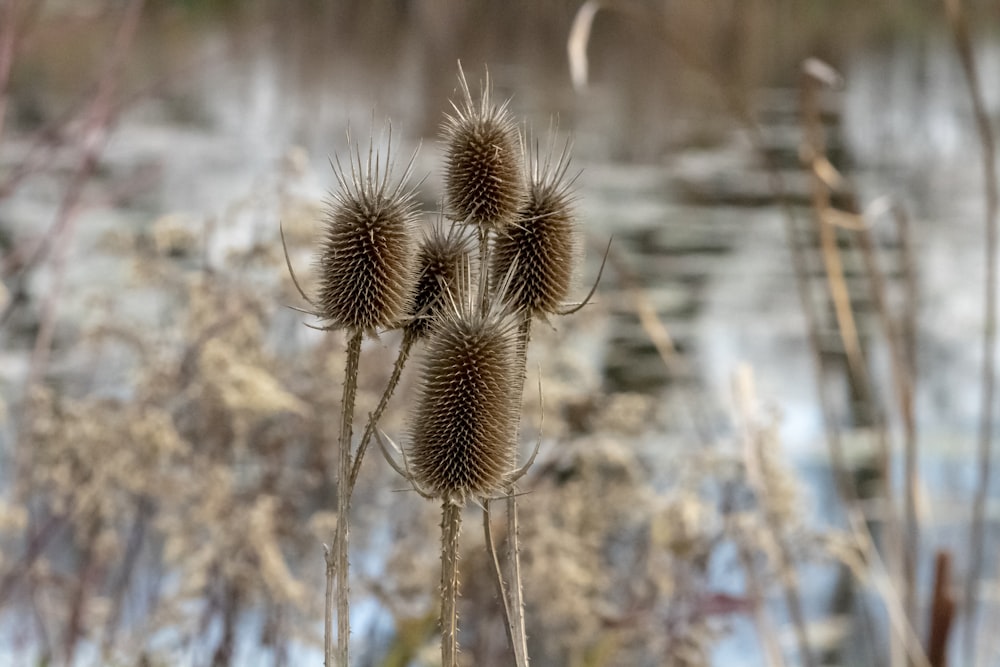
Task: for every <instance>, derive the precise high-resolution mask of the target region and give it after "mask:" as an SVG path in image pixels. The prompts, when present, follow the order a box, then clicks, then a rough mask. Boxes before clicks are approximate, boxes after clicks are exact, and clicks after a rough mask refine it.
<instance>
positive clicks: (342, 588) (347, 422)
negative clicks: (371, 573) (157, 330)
mask: <svg viewBox="0 0 1000 667" xmlns="http://www.w3.org/2000/svg"><path fill="white" fill-rule="evenodd" d="M361 337H362V332H361V330H358V331H355V332H354V333H353V334H352V335H351V338H350V340H349V341H348V343H347V365H346V368H345V370H344V397H343V400H342V401H341V408H340V410H341V412H340V442H339V448H340V451H339V455H340V463H339V465H338V467H337V535H336V540H337V542H336V545H335V548H336V564H335V570H336V571H335V575H336V578H337V581H336V588H337V660H338V663H337V664H339V665H342V667H348V665H350V664H351V663H350V649H349V643H350V634H351V616H350V614H351V606H350V604H351V603H350V594H351V591H350V579H349V577H348V568H349V567H350V563H349V558H348V548H349V546H350V544H349V540H350V529H349V514H350V507H351V486H350V474H351V424H352V421H353V418H354V397H355V395H356V394H357V389H358V360H359V358H360V356H361ZM329 567H330V562H329V560H327V570H328V571H329ZM327 613H328V614H329V609H328V611H327ZM326 667H333V666H332V663H331V662H330V661H329V658H327V665H326Z"/></svg>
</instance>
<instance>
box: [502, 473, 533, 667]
mask: <svg viewBox="0 0 1000 667" xmlns="http://www.w3.org/2000/svg"><path fill="white" fill-rule="evenodd" d="M507 562H508V563H509V565H510V586H508V592H509V595H510V607H509V608H510V614H511V618H510V626H511V629H512V631H513V634H512V637H511V641H512V644H513V647H514V661H515V663H514V664H515V665H517V667H528V633H527V631H526V630H525V626H524V587H523V585H522V581H521V549H520V539H519V536H518V525H517V494H516V493H515V492H514V489H511V491H510V493H509V494H507Z"/></svg>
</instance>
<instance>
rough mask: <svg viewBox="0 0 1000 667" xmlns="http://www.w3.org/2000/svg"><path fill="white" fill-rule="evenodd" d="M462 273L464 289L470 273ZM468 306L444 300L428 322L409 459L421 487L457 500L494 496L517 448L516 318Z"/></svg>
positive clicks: (502, 309) (500, 306)
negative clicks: (431, 325)
mask: <svg viewBox="0 0 1000 667" xmlns="http://www.w3.org/2000/svg"><path fill="white" fill-rule="evenodd" d="M463 274H464V275H463V280H465V281H467V283H466V284H467V285H468V281H469V280H470V278H469V269H468V268H466V269H464V271H463ZM469 291H470V292H471V290H469ZM474 301H475V299H474V298H473V297H472V296H471V294H470V296H469V297H468V298H467V299H466V300H464V301H463V302H462V303H461V304H459V303H456V302H455V301H450V302H449V306H448V308H446V309H442V312H441V313H440V315H439V317H438V318H437V319H436V320H435V324H434V328H433V330H432V332H431V335H430V338H429V340H428V344H427V351H426V358H425V360H424V364H423V369H422V377H421V384H420V391H419V396H418V399H417V404H416V409H415V411H414V414H413V417H412V422H411V444H410V454H409V458H410V462H411V469H412V473H413V478H414V480H415V481H416V482H417V484H418V485H419V486H420V487H422V488H423V489H425V490H427V491H429V492H430V493H431V494H432V495H436V496H440V497H443V498H448V499H455V500H459V501H462V502H464V500H465V499H466V498H469V497H476V498H485V497H489V496H491V495H494V494H496V493H498V492H500V491H501V490H502V489H503V488H504V486H505V484H506V481H507V479H508V477H509V476H510V475H511V473H512V472H513V468H514V463H515V458H516V450H517V447H516V438H517V423H518V408H519V405H518V403H519V401H518V400H517V399H518V396H517V392H515V391H513V390H512V388H513V387H515V386H517V382H518V377H519V370H518V368H517V364H518V359H519V354H518V341H517V328H516V321H515V320H514V318H513V317H512V315H511V312H512V311H511V310H510V308H509V306H508V305H507V304H506V303H502V302H500V301H499V300H494V301H493V302H492V303H491V304H490V307H489V308H488V309H487V310H486V311H485V312H484V311H483V310H482V309H480V308H479V307H477V306H476V305H474V303H473V302H474Z"/></svg>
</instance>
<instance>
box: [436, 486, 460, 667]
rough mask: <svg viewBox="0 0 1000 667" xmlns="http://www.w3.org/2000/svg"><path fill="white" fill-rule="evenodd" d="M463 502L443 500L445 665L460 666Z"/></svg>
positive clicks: (442, 577) (442, 632)
mask: <svg viewBox="0 0 1000 667" xmlns="http://www.w3.org/2000/svg"><path fill="white" fill-rule="evenodd" d="M461 529H462V506H461V505H460V504H459V503H458V502H457V501H456V500H455V499H453V498H445V499H444V501H442V503H441V667H458V536H459V533H460V532H461Z"/></svg>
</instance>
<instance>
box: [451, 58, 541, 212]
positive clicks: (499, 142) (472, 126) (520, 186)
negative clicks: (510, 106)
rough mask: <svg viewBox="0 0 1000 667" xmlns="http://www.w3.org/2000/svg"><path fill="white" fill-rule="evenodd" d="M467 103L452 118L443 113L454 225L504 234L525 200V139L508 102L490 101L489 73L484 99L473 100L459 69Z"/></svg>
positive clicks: (454, 106) (456, 109) (459, 77)
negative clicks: (523, 156) (456, 222)
mask: <svg viewBox="0 0 1000 667" xmlns="http://www.w3.org/2000/svg"><path fill="white" fill-rule="evenodd" d="M458 80H459V83H460V84H461V87H462V95H463V99H462V100H461V102H460V104H455V103H454V102H452V108H453V109H454V110H455V113H454V115H451V114H445V121H444V126H443V127H442V131H441V133H442V137H443V140H444V142H445V195H446V198H447V202H448V211H449V214H450V215H452V216H453V217H454V218H455V219H456V220H459V221H462V222H467V223H469V224H473V225H477V226H479V227H485V228H487V229H503V228H504V227H505V226H506V225H507V224H508V223H509V222H510V221H511V220H512V219H513V217H514V215H515V214H516V213H517V210H518V208H520V206H521V204H522V200H523V197H524V183H523V172H524V168H523V162H524V161H523V158H522V150H521V135H520V133H519V132H518V129H517V125H516V124H515V123H514V120H513V118H512V117H511V115H510V112H509V111H508V110H507V103H506V102H505V103H503V104H501V105H499V106H497V105H495V104H493V102H492V100H491V99H490V82H489V75H488V74H487V78H486V85H485V86H484V87H483V93H482V97H481V98H480V100H479V103H478V104H476V103H475V102H473V100H472V93H471V92H470V91H469V84H468V82H467V81H466V80H465V73H464V72H463V71H462V68H461V65H459V76H458Z"/></svg>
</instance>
